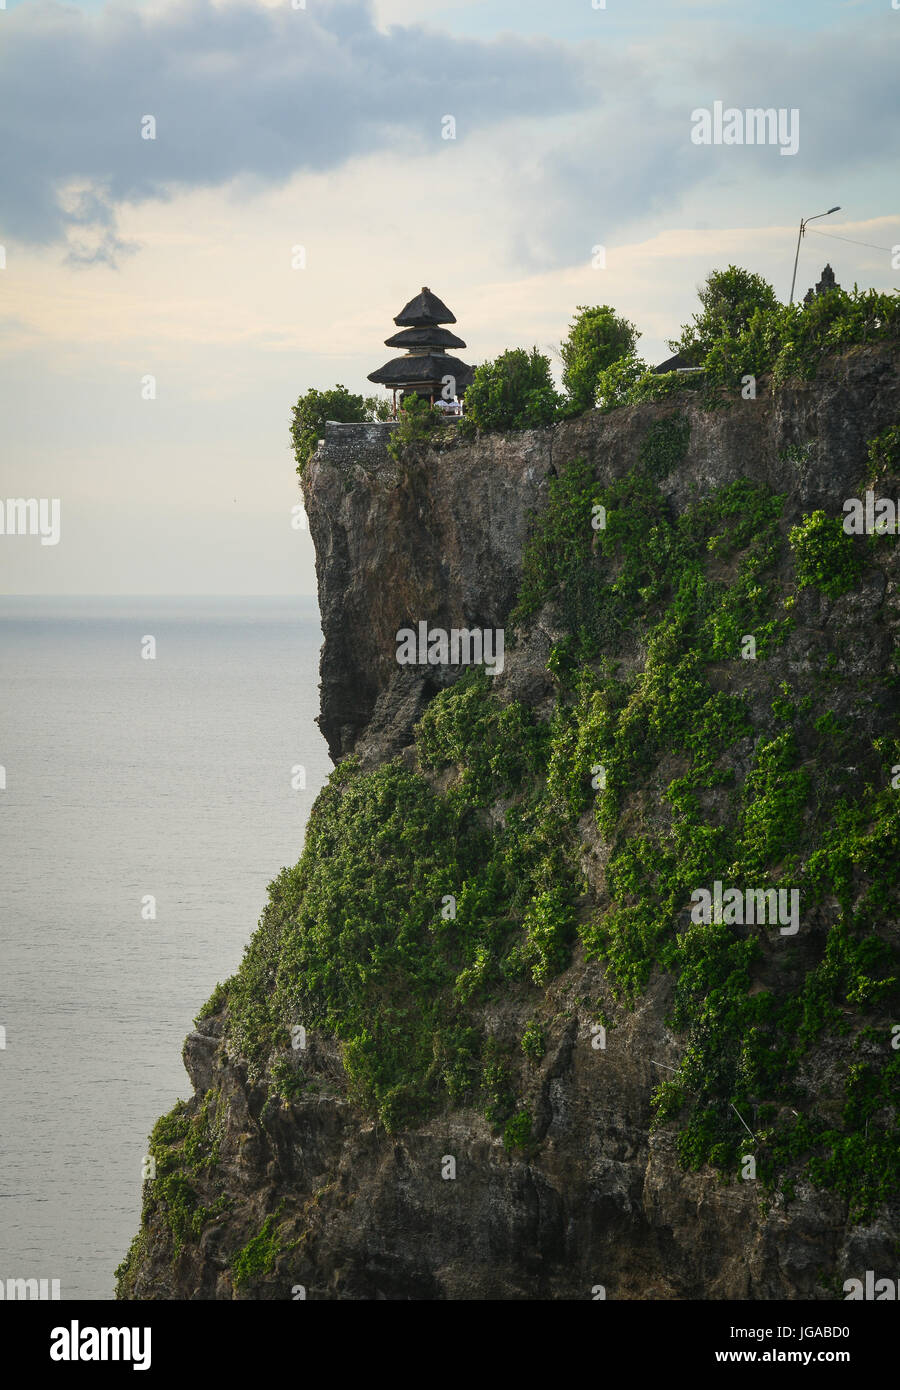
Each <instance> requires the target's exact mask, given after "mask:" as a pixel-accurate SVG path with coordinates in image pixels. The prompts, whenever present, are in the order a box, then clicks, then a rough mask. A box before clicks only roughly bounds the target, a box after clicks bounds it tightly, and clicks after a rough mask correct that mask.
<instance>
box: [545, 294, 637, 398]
mask: <svg viewBox="0 0 900 1390" xmlns="http://www.w3.org/2000/svg"><path fill="white" fill-rule="evenodd" d="M640 336H641V335H640V334H639V333H638V331H637V329H636V328H635V326H634V324H633V323H629V321H628V319H623V318H619V317H618V316H617V314H616V312H615V310H614V309H611V308H610V306H609V305H608V304H595V305H594V307H593V308H588V307H587V305H585V304H579V305H578V308H577V312H576V314H575V318H574V319H573V321H572V323H571V324H570V325H569V336H568V337H567V338H566V341H565V342H564V343H562V344H561V345H560V356H561V357H562V360H563V374H562V379H563V386H564V387H565V388H566V391H567V392H568V396H569V403H570V409H571V411H572V413H573V414H580V413H581V412H582V411H583V410H590V408H591V406H592V405H594V403H595V400H596V396H597V381H598V378H599V376H600V373H601V372H603V371H605V370H606V368H607V367H611V366H612V364H613V363H614V362H617V361H618V360H619V358H620V357H627V356H628V355H629V354H630V353H633V352H634V347H635V343H636V342H637V340H638V338H639V337H640Z"/></svg>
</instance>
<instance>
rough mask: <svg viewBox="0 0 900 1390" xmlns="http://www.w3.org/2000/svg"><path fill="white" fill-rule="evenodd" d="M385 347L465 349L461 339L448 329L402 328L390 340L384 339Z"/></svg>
mask: <svg viewBox="0 0 900 1390" xmlns="http://www.w3.org/2000/svg"><path fill="white" fill-rule="evenodd" d="M384 345H385V347H398V348H414V347H444V348H461V347H465V343H464V342H463V340H462V338H457V336H456V334H455V333H451V332H450V329H449V328H404V329H402V330H401V331H400V332H399V333H395V334H394V336H393V337H392V338H385V340H384Z"/></svg>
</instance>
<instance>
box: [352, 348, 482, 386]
mask: <svg viewBox="0 0 900 1390" xmlns="http://www.w3.org/2000/svg"><path fill="white" fill-rule="evenodd" d="M473 375H474V368H473V367H469V366H467V365H466V363H465V362H461V361H460V360H459V358H458V357H451V356H450V355H449V354H448V353H444V352H440V353H431V352H429V353H419V354H418V355H415V356H411V355H407V356H406V357H395V358H393V359H392V360H391V361H390V362H386V363H385V364H384V366H383V367H379V369H378V371H377V372H370V373H369V375H368V377H367V380H368V381H374V382H377V383H378V384H379V385H381V386H413V385H432V384H433V385H437V384H438V383H439V382H441V381H442V380H443V378H444V377H445V376H452V377H453V378H454V380H455V381H456V385H457V388H458V387H460V386H468V385H469V384H470V383H471V380H472V377H473Z"/></svg>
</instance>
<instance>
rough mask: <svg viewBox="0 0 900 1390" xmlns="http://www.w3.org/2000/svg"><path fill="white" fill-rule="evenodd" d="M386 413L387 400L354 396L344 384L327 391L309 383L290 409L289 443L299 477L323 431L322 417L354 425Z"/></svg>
mask: <svg viewBox="0 0 900 1390" xmlns="http://www.w3.org/2000/svg"><path fill="white" fill-rule="evenodd" d="M389 413H390V408H389V405H388V402H387V401H381V400H378V399H376V397H375V396H354V395H353V394H352V392H350V391H348V390H347V388H346V386H335V387H333V388H332V389H331V390H330V391H317V390H316V388H315V387H314V386H311V387H310V389H309V390H308V391H307V392H305V393H304V395H302V396H301V397H300V399H299V400H298V402H297V404H296V405H295V406H294V408H293V410H292V412H291V442H292V444H293V446H294V457H295V458H296V460H297V472H298V473H299V474H300V475H301V477H302V475H303V471H304V469H305V468H306V465H307V464H308V463H309V460H310V459H311V458H312V456H313V454H314V453H315V450H316V445H317V444H318V442H319V440H320V439H321V438H322V436H323V434H324V433H325V421H326V420H341V421H343V422H344V423H349V424H356V423H362V422H364V421H366V420H383V419H385V418H386V417H387V415H389Z"/></svg>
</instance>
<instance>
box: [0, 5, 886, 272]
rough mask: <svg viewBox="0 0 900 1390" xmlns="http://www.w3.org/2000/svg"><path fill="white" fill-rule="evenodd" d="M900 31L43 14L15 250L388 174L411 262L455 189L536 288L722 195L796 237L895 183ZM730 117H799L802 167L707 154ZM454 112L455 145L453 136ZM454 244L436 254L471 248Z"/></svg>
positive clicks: (22, 133)
mask: <svg viewBox="0 0 900 1390" xmlns="http://www.w3.org/2000/svg"><path fill="white" fill-rule="evenodd" d="M439 18H440V15H439V12H437V15H436V20H437V22H439ZM547 22H548V24H552V18H549V17H548V21H547ZM892 22H894V24H895V23H896V21H895V17H894V16H893V15H892V14H888V15H881V16H879V17H877V18H876V19H872V18H867V19H865V20H862V19H860V20H859V21H858V22H856V21H854V22H852V23H851V22H849V21H848V22H847V23H846V24H845V26H844V28H843V29H841V30H840V31H834V32H825V33H819V34H817V35H807V36H805V37H804V38H803V39H802V48H801V49H800V50H799V51H798V49H797V45H798V43H800V42H801V40H800V39H799V38H798V36H796V35H794V36H791V37H790V38H787V37H786V36H785V35H784V34H783V33H781V32H779V31H776V30H774V29H772V30H771V31H765V30H762V31H760V30H758V29H757V30H756V31H754V32H753V33H752V34H747V35H744V36H740V35H736V34H735V33H734V32H733V31H732V30H730V29H729V30H728V31H725V30H723V29H717V28H716V27H715V26H714V25H713V24H708V25H706V26H705V28H704V43H703V44H702V45H700V44H698V43H697V42H696V34H694V35H692V37H691V39H690V40H687V39H685V38H684V37H681V38H679V37H678V36H676V35H673V34H672V33H665V34H663V33H661V32H657V33H655V34H654V35H653V36H652V38H650V39H646V40H644V41H642V42H641V43H640V44H632V45H629V44H627V43H626V42H624V40H621V39H619V40H617V41H616V42H615V43H612V42H610V43H605V42H601V41H599V40H597V41H590V42H581V43H580V44H564V43H559V42H554V41H552V40H551V39H548V38H540V39H534V38H531V39H525V38H521V37H518V38H517V37H515V36H511V35H508V34H505V35H502V36H500V37H494V38H490V39H475V38H470V37H461V36H458V35H449V34H438V33H436V32H435V31H434V30H433V29H424V28H422V27H421V26H418V25H407V26H405V27H391V28H390V29H388V30H387V31H386V32H385V31H383V30H382V29H379V27H378V24H377V20H376V16H375V14H374V11H373V9H372V7H371V5H370V4H369V3H367V0H315V3H313V0H308V8H307V9H305V10H304V9H298V10H294V9H292V8H291V7H290V6H289V4H288V3H286V0H285V2H284V3H282V4H279V5H278V6H277V7H275V8H266V7H265V6H263V5H260V4H256V3H253V0H228V3H225V4H218V5H217V4H214V3H212V0H173V3H171V4H169V5H168V6H167V7H166V8H164V9H161V10H158V11H151V10H137V9H128V8H115V7H110V8H107V9H104V10H102V11H100V12H99V13H96V14H94V15H86V14H85V13H83V12H80V11H78V10H75V9H71V8H63V7H61V6H57V5H52V4H41V3H36V4H33V5H27V6H22V7H20V8H19V9H17V10H15V11H12V12H10V13H9V14H7V15H6V16H5V17H4V29H3V32H4V37H5V42H4V45H3V48H2V50H0V186H2V187H3V190H4V200H3V206H2V223H0V226H2V237H3V238H4V239H6V240H16V239H19V240H20V241H27V242H31V243H33V244H48V243H53V242H56V241H60V240H63V239H66V240H68V242H69V248H68V249H69V257H70V260H72V261H74V262H76V263H79V264H96V263H106V264H116V262H117V260H118V258H120V257H122V256H123V255H125V254H127V252H128V251H129V250H133V249H134V245H135V243H134V241H132V242H130V243H125V242H123V241H122V239H121V238H120V237H119V236H118V234H117V223H118V221H119V220H120V210H121V209H122V207H123V206H124V205H126V204H129V205H138V206H140V205H146V203H147V201H148V200H150V199H156V200H166V199H170V198H172V197H174V196H176V195H177V194H179V193H185V192H190V191H196V190H199V189H208V188H224V187H231V188H232V189H233V190H234V196H235V197H238V198H241V199H247V198H249V197H251V196H252V195H253V194H254V193H262V192H265V191H266V190H268V189H271V188H272V187H278V186H285V185H286V184H287V183H288V182H289V180H291V179H292V178H293V177H294V176H296V175H298V174H313V175H316V174H318V175H322V174H326V175H329V176H331V175H333V174H334V173H335V172H336V171H338V170H342V169H347V168H348V167H351V166H352V165H353V164H354V162H360V161H363V160H365V159H366V158H371V157H374V158H375V159H376V160H378V161H382V162H383V165H384V167H385V169H387V167H390V169H391V170H395V169H396V168H397V167H400V168H403V167H404V164H405V165H406V166H407V167H408V168H409V171H410V172H409V179H408V186H407V188H406V189H405V190H404V192H403V194H402V196H401V198H400V200H399V201H398V200H397V197H396V193H394V195H393V197H394V200H395V201H394V209H393V210H394V213H395V218H396V224H397V248H396V249H397V255H398V257H403V256H404V255H408V253H409V251H410V250H411V249H412V248H409V247H407V248H404V244H403V238H404V235H405V232H404V228H405V226H406V225H407V223H408V221H409V208H411V207H412V206H414V205H415V206H417V207H418V206H421V205H423V204H424V205H426V206H429V205H431V204H432V203H434V202H436V201H437V199H436V192H435V190H436V187H437V186H438V185H440V187H441V191H442V193H443V190H444V186H445V185H446V183H447V182H448V181H451V182H452V183H453V186H454V195H455V199H454V201H455V207H456V209H457V215H461V214H462V213H463V211H464V210H465V211H466V212H469V211H474V210H476V209H478V208H480V209H481V211H482V216H483V219H491V220H492V221H494V222H496V221H497V220H498V219H499V221H500V225H501V234H502V239H503V243H504V244H503V259H504V262H505V263H506V265H507V266H508V267H509V268H511V269H519V270H525V271H531V272H533V271H540V270H543V269H548V268H552V267H555V266H561V265H573V264H576V263H578V262H582V261H583V260H584V259H585V258H590V255H591V248H592V247H593V246H594V245H596V244H598V243H602V244H606V245H609V244H612V243H614V242H615V241H616V240H617V238H618V237H620V236H622V235H634V234H635V232H636V230H638V231H639V232H640V234H642V235H645V234H652V232H653V231H654V230H661V229H664V228H665V227H666V226H672V225H676V224H677V223H678V222H682V223H689V222H690V220H691V218H692V217H695V216H696V215H697V213H696V208H697V206H698V205H699V203H700V202H701V201H702V202H703V204H704V207H703V215H704V217H708V216H709V210H710V206H712V208H713V209H714V208H715V205H716V196H717V197H718V202H719V206H720V208H721V214H720V221H721V222H724V223H727V222H728V221H729V220H732V219H734V217H735V216H738V217H747V218H752V217H754V216H755V217H757V218H758V219H759V220H760V221H761V222H762V221H774V222H780V221H781V220H782V217H783V214H784V212H785V209H786V208H787V207H788V206H789V207H790V208H791V212H793V208H794V204H795V203H797V202H798V200H799V201H800V202H805V200H806V198H807V196H813V197H814V198H816V197H817V195H818V191H819V190H820V189H822V188H826V187H827V192H826V193H825V194H824V195H823V205H827V204H828V203H829V201H848V202H849V201H851V197H852V192H853V190H852V188H851V187H848V185H851V183H852V180H854V179H855V180H857V185H856V187H857V188H858V187H859V182H858V181H859V179H860V177H861V171H864V170H867V169H868V170H870V171H873V172H872V179H871V182H870V187H871V188H878V187H879V180H880V178H881V169H882V168H884V169H887V168H888V167H890V165H889V161H892V160H893V143H894V131H895V130H896V126H897V120H898V117H900V88H898V84H897V83H896V79H895V72H894V66H895V65H894V59H893V51H892V47H891V45H890V43H889V42H888V41H887V40H888V38H889V37H893V35H894V33H895V32H896V29H895V28H892V29H891V32H890V35H888V33H887V24H890V23H892ZM715 100H723V101H724V102H726V104H730V105H735V106H738V107H748V106H752V107H758V106H775V107H779V106H784V107H787V108H791V107H798V108H799V109H800V113H801V114H800V151H799V153H798V155H797V156H796V157H791V158H782V157H779V154H778V151H777V150H776V149H773V148H771V147H763V148H749V147H733V146H732V147H702V148H699V147H697V146H695V145H693V144H692V143H691V140H690V131H691V119H690V117H691V111H692V110H693V109H694V108H695V107H697V106H711V105H712V103H713V101H715ZM446 115H453V116H454V118H455V120H456V133H457V138H456V140H455V141H445V140H442V139H441V123H442V118H443V117H444V116H446ZM146 116H152V117H153V118H154V120H155V123H156V138H155V139H152V140H150V139H142V138H141V123H142V119H143V118H144V117H146ZM423 162H424V163H425V167H426V173H425V176H424V177H423V174H422V166H423ZM841 180H843V183H841ZM832 195H834V196H832ZM322 196H324V197H325V198H326V199H327V198H328V191H327V189H326V190H324V192H323V195H322ZM368 196H369V197H370V198H371V197H372V196H373V195H372V193H371V190H370V191H369V194H368ZM374 196H375V198H376V200H378V193H377V190H376V192H375V194H374ZM404 198H405V199H406V200H407V211H406V213H404V203H403V200H404ZM380 201H382V200H379V202H380ZM440 201H441V202H443V201H444V200H443V199H441V200H440ZM736 202H740V203H741V205H742V206H741V207H740V210H739V211H738V210H736V208H735V203H736ZM802 210H803V209H802V208H801V209H800V211H802ZM854 210H855V211H858V212H860V213H863V212H865V213H870V214H871V213H874V212H876V211H886V210H887V209H885V208H878V207H876V206H873V205H872V203H871V201H869V202H867V204H866V205H865V207H863V206H858V207H857V208H856V209H854ZM311 211H312V210H311V209H309V208H301V209H298V212H299V213H301V214H303V213H305V214H309V213H310V212H311ZM373 211H377V214H378V216H379V217H382V218H383V216H384V211H385V209H384V208H383V207H381V206H380V205H379V207H378V208H377V209H375V208H374V207H373V205H372V204H369V208H368V212H369V214H371V213H372V212H373ZM798 215H799V213H798ZM713 216H715V212H714V211H713ZM298 220H299V219H298ZM366 222H367V207H366V205H365V203H364V202H362V201H361V203H360V207H359V223H360V228H361V229H362V230H363V232H364V229H365V226H366ZM440 226H441V232H440V234H439V235H438V234H437V233H436V235H435V253H437V252H438V251H439V250H440V248H441V247H442V246H445V245H446V243H447V240H448V238H452V236H453V230H452V226H451V225H448V223H447V222H446V220H443V221H440ZM130 230H131V234H132V237H133V236H134V228H133V227H132V228H131V229H130Z"/></svg>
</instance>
